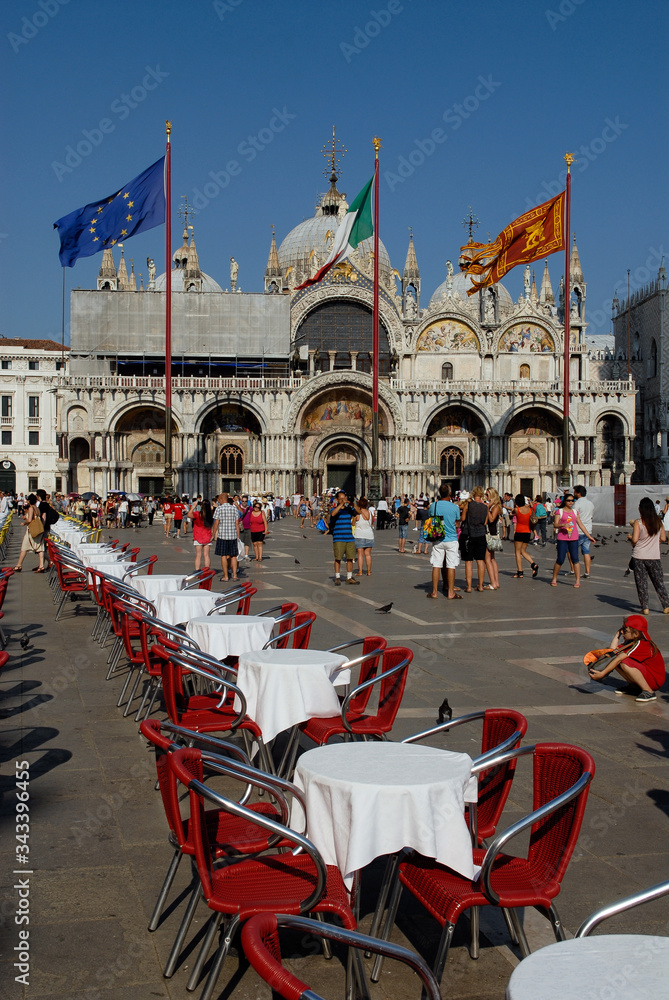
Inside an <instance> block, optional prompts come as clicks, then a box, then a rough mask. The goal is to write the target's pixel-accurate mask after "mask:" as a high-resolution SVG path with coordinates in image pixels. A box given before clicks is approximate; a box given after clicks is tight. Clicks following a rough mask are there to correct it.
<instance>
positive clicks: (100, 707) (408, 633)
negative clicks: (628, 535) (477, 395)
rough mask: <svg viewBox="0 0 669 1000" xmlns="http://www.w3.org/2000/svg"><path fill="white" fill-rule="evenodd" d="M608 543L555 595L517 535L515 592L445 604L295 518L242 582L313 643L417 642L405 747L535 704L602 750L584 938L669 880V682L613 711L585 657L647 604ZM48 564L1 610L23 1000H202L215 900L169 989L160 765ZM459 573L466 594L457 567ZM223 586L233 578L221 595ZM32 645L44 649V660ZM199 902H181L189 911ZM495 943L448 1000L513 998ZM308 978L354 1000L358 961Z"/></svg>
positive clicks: (461, 928)
mask: <svg viewBox="0 0 669 1000" xmlns="http://www.w3.org/2000/svg"><path fill="white" fill-rule="evenodd" d="M603 533H604V534H605V535H606V536H607V540H608V544H607V545H606V547H600V548H598V549H597V553H596V559H595V561H594V564H593V574H592V577H591V578H590V579H589V580H584V581H583V585H582V587H581V589H580V590H575V589H574V588H573V586H572V585H571V583H572V581H573V577H572V578H570V577H568V576H566V575H561V576H560V578H559V586H558V587H557V588H553V589H551V587H550V586H549V580H550V569H551V567H552V557H553V551H554V550H553V549H552V547H551V546H550V545H549V546H548V547H547V548H545V549H541V548H538V549H535V550H534V552H535V553H536V557H537V561H538V562H539V564H540V567H541V571H540V574H539V577H538V579H536V580H532V579H531V577H527V576H526V577H525V578H524V579H523V580H513V579H511V574H512V573H513V572H514V566H513V557H512V551H511V549H512V546H511V545H510V544H509V543H506V545H505V552H504V553H503V554H502V555H501V557H500V568H501V574H500V576H501V588H500V590H499V591H497V592H490V591H485V592H484V593H476V592H474V593H472V594H467V595H464V599H463V600H461V601H453V602H447V601H446V599H445V598H440V600H439V601H438V602H437V601H429V602H428V601H426V600H425V594H426V593H427V590H428V580H429V575H430V574H429V565H428V560H427V558H426V557H425V556H414V555H410V554H406V555H404V556H400V555H399V554H398V552H397V539H396V533H395V532H393V531H386V532H379V533H378V534H377V543H376V547H375V549H374V566H373V575H372V576H371V577H370V578H367V577H363V578H362V582H361V585H360V586H359V587H348V586H342V587H340V588H335V587H334V586H333V584H332V563H331V546H330V541H329V539H328V538H322V537H320V536H319V535H317V533H316V532H315V531H312V530H309V529H308V528H307V529H304V530H302V529H301V528H300V526H299V522H298V521H295V520H293V519H289V520H284V521H281V522H279V523H278V524H276V525H274V526H272V532H271V537H270V538H269V539H268V541H267V544H266V546H265V549H266V559H265V560H264V561H263V564H262V566H258V567H257V568H256V567H255V565H254V564H250V566H249V568H248V569H247V570H246V571H245V576H246V577H248V578H250V579H252V580H253V581H254V583H255V584H256V585H257V586H258V588H259V592H258V594H257V596H256V597H255V598H254V599H253V606H255V607H256V608H262V607H263V606H264V607H268V606H271V605H272V604H276V603H278V601H279V600H280V599H291V600H295V601H297V602H298V603H299V605H300V607H301V608H304V609H313V610H314V611H316V612H317V614H318V620H317V622H316V624H315V626H314V630H313V633H312V643H311V644H312V646H314V647H317V648H326V647H328V646H332V645H334V644H335V643H337V642H343V641H345V640H346V639H347V638H351V637H362V636H364V635H367V634H374V633H376V632H377V631H378V632H380V633H381V634H383V635H385V636H386V638H387V639H388V640H389V642H391V643H397V644H400V643H401V644H407V645H409V646H410V647H411V648H412V649H413V651H414V654H415V658H414V661H413V664H412V668H411V673H410V681H409V684H408V687H407V691H406V695H405V698H404V702H403V706H402V708H401V710H400V715H399V718H398V721H397V724H396V727H395V731H394V735H395V736H396V737H397V738H402V737H404V736H405V735H408V734H409V733H411V732H415V731H418V730H420V729H423V728H427V727H428V726H429V725H431V724H432V723H433V722H434V721H435V719H436V709H437V706H438V705H439V704H440V703H441V701H442V700H443V698H444V697H445V696H447V697H448V698H449V701H450V704H451V706H452V707H453V709H454V714H455V715H460V714H464V713H466V712H471V711H474V710H476V709H479V708H485V707H490V706H511V707H514V708H518V709H520V711H522V712H523V713H524V714H525V715H526V716H527V719H528V723H529V727H528V733H527V740H529V741H532V742H534V741H545V740H548V741H555V740H561V741H568V742H573V743H575V744H578V745H580V746H583V747H585V748H586V749H588V750H589V751H590V752H591V753H592V754H593V756H594V758H595V760H596V764H597V774H596V776H595V779H594V781H593V783H592V786H591V792H590V799H589V803H588V808H587V812H586V817H585V821H584V824H583V828H582V834H581V838H580V840H579V844H578V848H577V851H576V853H575V856H574V858H573V859H572V862H571V864H570V867H569V869H568V872H567V875H566V877H565V879H564V882H563V886H562V892H561V893H560V896H559V898H558V900H557V903H558V907H559V910H560V913H561V915H562V918H563V921H564V923H565V926H566V928H567V930H568V932H569V933H572V934H573V932H574V931H575V930H576V928H577V927H578V925H579V923H580V922H581V921H582V920H583V918H584V917H585V916H586V915H587V914H588V913H590V912H591V911H592V910H594V909H596V908H597V907H599V906H600V905H602V904H604V903H606V902H609V901H611V900H614V899H616V898H618V897H620V896H622V895H626V894H628V893H631V892H634V891H636V890H638V889H640V888H641V887H644V886H648V885H651V884H653V883H654V882H658V881H660V880H662V879H665V878H667V875H668V871H669V863H668V862H669V841H668V839H667V826H668V814H669V774H668V773H667V766H666V764H667V754H668V753H669V733H668V731H667V720H668V718H669V688H668V689H665V692H664V693H661V694H659V696H658V700H657V702H655V703H653V704H648V705H639V704H636V703H635V701H634V699H633V698H629V697H622V698H621V697H616V696H615V695H614V693H613V691H614V686H613V684H612V685H610V686H609V685H603V684H597V683H594V682H591V681H589V680H588V679H587V675H586V672H585V668H584V667H583V664H582V657H583V655H584V653H585V652H586V651H587V650H589V649H592V648H597V647H599V646H602V645H605V644H606V643H607V642H608V640H609V639H610V636H611V634H612V633H613V632H614V630H615V628H616V627H618V625H619V624H620V621H621V618H622V616H623V615H624V614H626V613H630V612H632V611H636V610H638V608H637V604H636V592H635V589H634V584H633V581H632V577H627V578H625V577H624V576H623V571H624V568H625V565H626V563H627V560H628V558H629V550H628V547H627V545H626V543H625V542H624V541H623V538H622V532H621V533H618V532H616V530H615V529H613V528H608V529H603ZM122 534H124V535H128V536H129V537H130V538H132V542H133V544H139V545H141V548H142V554H143V555H148V554H151V553H152V552H156V553H157V554H158V556H159V563H158V568H159V570H161V571H163V572H170V571H175V570H178V569H181V568H185V567H190V566H191V565H192V545H191V542H190V539H187V540H180V541H167V540H165V539H164V537H163V534H162V527H161V526H160V525H159V524H155V525H154V526H153V528H148V527H143V528H141V529H139V531H138V532H137V533H134V532H133V533H131V532H130V531H128V532H122ZM410 535H411V532H410ZM305 536H306V537H305ZM109 537H111V536H109ZM19 543H20V535H19V532H18V531H15V532H14V537H13V541H12V542H11V544H10V550H9V553H8V555H7V558H6V563H7V564H12V563H13V560H14V559H15V557H16V554H17V552H18V546H19ZM408 548H409V549H411V548H412V541H411V538H410V540H409V545H408ZM296 560H297V563H296ZM30 562H31V558H30V557H29V559H28V560H27V561H26V566H25V569H24V572H23V573H22V574H21V575H20V576H18V575H15V576H14V577H13V578H12V579H11V580H10V584H9V590H8V596H7V599H6V602H5V605H4V612H5V618H4V621H3V624H4V626H5V628H6V630H7V632H8V634H9V636H10V639H9V644H8V651H9V653H10V660H9V663H8V664H7V667H6V668H5V669H4V671H3V672H2V674H1V675H0V726H1V729H2V770H1V774H0V777H1V780H2V788H3V792H4V793H5V794H4V797H3V802H2V811H1V813H0V833H1V835H2V858H3V865H2V871H1V873H0V898H1V900H2V902H1V909H0V940H1V952H0V962H1V963H2V964H1V965H0V977H1V980H0V981H1V982H2V984H3V986H2V995H3V996H7V997H9V998H11V1000H14V998H19V997H20V998H30V1000H41V998H47V997H48V998H51V1000H65V998H68V1000H70V998H71V1000H130V998H132V1000H150V998H152V997H170V998H177V997H179V998H181V997H185V996H187V995H189V994H187V993H186V980H187V978H188V974H189V966H190V965H191V963H192V962H193V960H194V954H195V953H196V950H197V946H198V944H199V940H200V936H201V933H202V927H203V925H204V922H205V919H206V913H205V908H204V907H203V906H201V907H200V911H199V913H198V915H197V917H196V922H195V924H194V931H193V933H195V932H197V934H198V937H197V939H196V940H195V942H194V944H192V945H191V946H190V947H189V949H187V951H186V953H185V957H184V959H183V962H182V964H181V965H180V967H179V968H178V969H177V972H176V973H175V975H174V977H173V978H172V979H171V980H169V981H168V980H165V979H164V978H163V977H162V967H163V965H164V962H165V959H166V956H167V952H168V950H169V947H170V945H171V941H172V938H173V934H174V932H175V929H176V924H177V922H178V919H179V917H180V909H179V906H178V904H177V906H176V907H175V908H171V909H170V910H168V913H167V916H166V919H165V920H164V922H163V924H162V925H161V927H160V928H159V929H158V931H157V932H156V933H154V934H149V933H148V932H147V930H146V925H147V922H148V917H149V915H150V912H151V909H152V906H153V903H154V901H155V897H156V894H157V891H158V888H159V885H160V883H161V881H162V878H163V876H164V872H165V870H166V867H167V864H168V862H169V859H170V857H171V849H170V847H169V845H168V843H167V837H166V824H165V819H164V814H163V810H162V805H161V802H160V798H159V795H158V793H157V792H155V791H154V787H153V786H154V779H155V769H154V764H153V756H152V754H150V753H149V752H148V751H147V749H146V747H145V745H144V741H143V740H142V739H141V738H140V737H139V736H138V734H137V726H136V724H135V723H134V721H133V720H132V717H129V718H125V719H123V718H122V717H121V711H120V710H119V709H117V708H116V700H117V697H118V693H119V684H118V681H110V682H109V683H106V682H105V679H104V678H105V673H106V652H105V653H103V652H102V651H101V650H100V649H99V647H98V646H97V645H96V644H94V643H93V642H92V641H91V639H90V629H91V623H92V619H91V611H90V609H89V607H88V606H87V605H86V604H85V603H83V602H79V603H77V604H76V605H73V604H68V605H67V606H66V613H65V617H64V618H63V620H62V621H61V622H59V623H57V624H56V623H54V607H53V605H52V603H51V597H50V594H49V593H48V590H47V587H46V582H45V579H44V577H41V576H36V575H34V574H32V573H31V572H30V568H31V566H30ZM247 565H248V564H247ZM668 565H669V563H668ZM457 580H458V585H459V586H463V587H464V583H463V574H461V573H460V571H458V575H457ZM215 589H223V584H222V583H220V582H216V583H215ZM389 601H393V608H392V611H391V613H390V614H389V615H387V616H381V615H379V614H378V613H377V612H376V608H377V607H379V606H381V605H384V604H386V603H387V602H389ZM650 631H651V635H652V636H653V638H654V639H655V640H656V641H657V643H658V645H660V647H661V648H662V649H663V650H664V652H665V656H667V655H668V654H669V618H668V617H663V616H662V615H661V614H659V605H658V602H657V600H656V598H655V597H654V596H653V597H652V598H651V615H650ZM23 635H27V637H28V640H29V641H28V645H27V647H26V648H25V649H22V647H21V645H20V639H21V638H22V636H23ZM479 739H480V734H479V731H478V730H477V729H475V728H474V727H472V729H471V731H470V730H469V729H468V728H467V727H463V728H462V729H460V730H458V731H457V732H454V733H453V734H452V735H450V736H448V737H447V738H444V739H443V742H442V745H444V746H447V747H448V748H451V749H460V750H466V751H468V752H470V753H471V754H472V755H475V754H476V752H477V748H478V743H479ZM21 760H28V761H29V762H30V765H31V767H30V772H31V782H30V802H29V805H30V821H31V825H30V842H29V843H30V869H29V870H30V871H32V872H33V874H32V875H30V876H29V879H30V897H29V905H30V914H29V916H30V924H29V929H30V955H31V959H30V975H29V986H22V985H20V984H17V983H16V982H15V979H14V977H15V975H16V974H17V972H16V970H15V969H14V968H13V962H14V961H15V960H16V959H15V952H14V951H13V949H14V948H15V946H16V945H17V944H18V942H19V937H18V934H19V929H20V926H26V925H17V924H16V923H15V920H14V914H15V911H16V909H17V905H18V902H17V901H18V890H17V889H15V888H13V887H14V886H15V885H17V880H18V879H20V878H27V876H25V875H23V874H22V875H19V876H16V875H14V874H13V872H14V861H13V857H14V849H15V842H14V840H13V838H14V821H13V819H14V810H15V807H16V799H15V796H14V794H13V792H14V778H13V775H14V762H15V761H21ZM528 765H529V761H527V760H525V761H521V762H520V764H519V767H518V770H517V776H516V778H515V782H514V786H513V789H512V793H511V797H510V799H509V802H508V804H507V807H506V810H505V813H504V816H503V818H502V823H501V825H500V828H504V827H505V826H507V825H508V824H509V823H511V822H513V821H514V820H515V819H517V818H519V817H520V816H521V815H523V814H524V813H526V812H528V811H529V810H530V808H531V798H530V796H531V776H530V767H529V766H528ZM382 867H383V866H382V864H381V863H378V864H375V865H373V866H372V867H371V869H370V870H369V871H368V872H366V873H365V876H364V880H363V897H362V920H361V926H362V928H363V929H365V928H368V926H369V921H370V919H371V912H372V909H373V901H374V890H375V887H376V886H377V884H378V880H379V878H380V874H381V872H382ZM187 878H188V875H187V870H186V866H185V865H183V866H182V869H181V870H180V872H179V874H178V876H177V880H176V886H177V887H178V889H179V891H180V892H181V891H182V890H185V887H186V884H187ZM172 898H174V897H172ZM183 898H184V895H183V892H182V895H181V896H180V897H179V902H182V901H183ZM175 909H178V910H179V912H178V913H177V912H175ZM668 914H669V907H668V905H667V901H666V900H660V901H658V902H656V903H654V904H650V905H647V906H645V907H643V908H641V909H638V910H636V911H634V912H633V913H631V914H629V915H628V916H626V917H620V918H617V919H616V921H615V923H611V924H609V925H608V928H607V929H609V930H611V931H613V930H619V931H625V930H629V931H637V932H648V933H660V934H667V933H668V932H669V924H668V921H667V918H668ZM524 919H525V926H526V928H527V933H528V937H529V940H530V944H531V945H532V947H533V948H534V947H538V946H540V945H541V944H543V943H548V942H549V941H551V940H552V934H551V932H550V930H549V929H548V925H547V924H546V922H545V921H544V920H543V918H542V917H540V916H539V915H538V914H537V913H535V912H534V911H531V912H528V913H526V914H525V918H524ZM482 930H483V940H482V949H481V956H480V958H479V960H478V961H476V962H475V961H472V960H471V959H470V958H469V955H468V950H467V940H468V921H467V920H466V919H463V920H462V921H461V923H460V924H459V925H458V928H457V930H456V935H455V942H454V947H453V949H452V951H451V955H450V957H449V960H448V964H447V966H446V971H445V973H444V978H443V985H442V989H443V995H444V996H445V997H452V998H460V997H462V998H465V997H466V998H478V1000H502V998H503V997H504V990H505V986H506V983H507V981H508V978H509V975H510V973H511V971H512V968H513V966H514V965H515V964H516V963H517V962H518V955H517V952H516V949H514V948H513V947H512V946H511V945H510V942H509V940H508V938H507V935H506V929H505V925H504V922H503V920H502V919H501V916H500V915H499V914H497V913H493V912H491V913H488V912H486V911H485V910H484V911H483V913H482ZM438 938H439V930H438V928H437V925H436V923H435V922H434V921H432V920H431V919H430V918H429V917H427V915H426V914H425V913H424V912H423V911H421V909H420V907H417V906H416V905H414V904H413V903H412V902H411V901H410V900H409V899H408V896H406V895H405V897H404V899H403V904H402V907H401V910H400V915H399V921H398V927H397V928H396V930H395V933H394V939H395V940H397V941H404V942H405V943H407V942H408V943H409V944H410V945H411V946H412V947H414V948H415V949H417V950H418V951H420V952H421V953H422V954H423V955H425V957H426V958H427V959H428V961H431V960H432V958H433V955H434V951H435V948H436V945H437V942H438ZM298 945H299V942H298ZM298 953H299V952H298ZM292 967H293V969H294V970H295V971H296V972H297V973H298V974H300V975H302V976H303V978H305V979H306V980H307V981H308V982H310V984H311V985H312V987H313V988H314V989H316V990H319V991H321V992H323V994H324V995H326V996H331V997H338V996H341V995H342V992H341V987H342V984H343V973H342V966H341V962H340V961H339V958H338V957H337V956H335V959H334V961H332V962H325V961H324V959H323V958H322V957H320V955H319V954H318V952H317V949H316V948H315V947H314V946H313V942H311V943H310V945H308V946H307V953H306V957H301V958H300V957H296V958H294V959H293V960H292ZM371 995H372V997H373V998H381V997H384V998H385V997H388V998H393V1000H403V998H405V997H406V998H410V997H418V995H419V989H418V986H417V984H416V981H415V980H414V979H413V977H412V976H411V975H410V974H405V973H404V972H401V971H398V970H397V968H394V969H393V968H391V967H390V966H389V965H388V964H386V967H385V970H384V974H383V978H382V980H381V982H380V983H379V984H378V985H376V986H372V988H371ZM218 996H220V997H232V996H234V997H235V998H239V1000H246V998H249V1000H250V998H269V996H270V991H269V989H268V988H267V987H266V986H265V985H264V984H262V983H261V982H260V981H259V980H258V978H257V977H256V976H255V974H254V973H253V972H252V970H249V968H248V966H247V965H246V963H245V962H244V961H243V960H242V961H241V962H240V961H239V959H238V957H237V953H236V952H235V953H234V954H233V955H232V956H231V957H230V958H229V959H228V963H227V964H226V966H225V967H224V970H223V973H222V975H221V977H220V979H219V989H218Z"/></svg>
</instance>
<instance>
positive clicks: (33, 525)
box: [28, 514, 44, 538]
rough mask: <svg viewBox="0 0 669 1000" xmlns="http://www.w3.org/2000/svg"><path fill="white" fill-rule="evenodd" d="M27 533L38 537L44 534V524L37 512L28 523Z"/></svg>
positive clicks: (32, 536)
mask: <svg viewBox="0 0 669 1000" xmlns="http://www.w3.org/2000/svg"><path fill="white" fill-rule="evenodd" d="M28 534H29V535H30V537H31V538H39V537H40V535H43V534H44V525H43V524H42V518H41V517H40V516H39V514H35V516H34V517H33V519H32V521H31V522H30V524H29V525H28Z"/></svg>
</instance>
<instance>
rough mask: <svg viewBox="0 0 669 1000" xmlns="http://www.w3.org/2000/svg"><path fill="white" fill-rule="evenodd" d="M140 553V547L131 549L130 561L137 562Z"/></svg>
mask: <svg viewBox="0 0 669 1000" xmlns="http://www.w3.org/2000/svg"><path fill="white" fill-rule="evenodd" d="M138 555H139V549H138V548H137V549H130V562H133V563H136V562H137V556H138ZM156 558H157V557H156Z"/></svg>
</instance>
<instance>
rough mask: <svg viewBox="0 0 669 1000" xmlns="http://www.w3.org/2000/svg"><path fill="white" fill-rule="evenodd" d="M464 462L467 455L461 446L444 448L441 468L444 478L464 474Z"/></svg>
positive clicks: (457, 476)
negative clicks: (461, 449) (463, 452)
mask: <svg viewBox="0 0 669 1000" xmlns="http://www.w3.org/2000/svg"><path fill="white" fill-rule="evenodd" d="M464 464H465V456H464V455H463V454H462V452H461V451H460V449H459V448H444V450H443V451H442V453H441V464H440V470H439V471H440V473H441V477H442V479H458V478H459V477H460V476H461V475H462V470H463V468H464Z"/></svg>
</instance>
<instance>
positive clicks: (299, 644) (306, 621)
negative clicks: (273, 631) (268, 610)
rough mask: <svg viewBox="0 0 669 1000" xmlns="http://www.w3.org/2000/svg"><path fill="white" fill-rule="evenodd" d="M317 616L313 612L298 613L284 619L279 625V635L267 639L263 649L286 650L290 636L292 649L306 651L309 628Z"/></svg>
mask: <svg viewBox="0 0 669 1000" xmlns="http://www.w3.org/2000/svg"><path fill="white" fill-rule="evenodd" d="M317 617H318V616H317V615H316V614H315V613H314V612H313V611H298V612H297V613H296V614H295V615H293V616H292V617H290V616H289V617H286V618H284V619H283V620H282V621H281V622H280V624H279V634H278V635H275V636H274V638H272V639H268V640H267V642H266V643H265V645H264V646H263V649H271V647H272V646H274V647H275V649H287V648H288V639H289V637H290V636H291V635H292V637H293V639H292V642H291V648H292V649H308V648H309V640H310V639H311V626H312V625H313V624H314V622H315V621H316V618H317Z"/></svg>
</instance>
